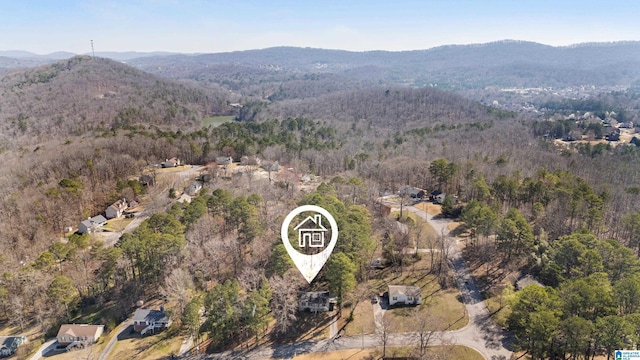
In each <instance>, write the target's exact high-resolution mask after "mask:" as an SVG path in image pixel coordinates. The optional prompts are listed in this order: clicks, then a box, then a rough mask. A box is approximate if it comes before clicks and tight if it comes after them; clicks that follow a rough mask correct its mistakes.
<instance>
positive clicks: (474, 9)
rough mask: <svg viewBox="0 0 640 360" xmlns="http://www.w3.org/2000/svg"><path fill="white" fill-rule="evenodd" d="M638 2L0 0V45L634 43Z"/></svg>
mask: <svg viewBox="0 0 640 360" xmlns="http://www.w3.org/2000/svg"><path fill="white" fill-rule="evenodd" d="M638 15H640V1H636V0H626V1H622V0H609V1H603V0H597V1H595V0H553V1H550V0H422V1H420V0H385V1H378V0H366V1H365V0H314V1H307V0H297V1H296V0H233V1H231V0H26V1H25V0H0V50H26V51H30V52H34V53H37V54H48V53H52V52H56V51H69V52H73V53H77V54H82V53H89V52H91V41H92V40H93V43H94V47H95V50H96V52H99V51H139V52H147V51H170V52H181V53H215V52H227V51H236V50H248V49H262V48H267V47H273V46H297V47H313V48H324V49H342V50H351V51H367V50H388V51H400V50H419V49H428V48H432V47H436V46H440V45H448V44H474V43H486V42H491V41H498V40H504V39H512V40H525V41H535V42H539V43H543V44H547V45H555V46H558V45H570V44H576V43H583V42H608V41H623V40H640V25H639V24H638V20H637V18H638Z"/></svg>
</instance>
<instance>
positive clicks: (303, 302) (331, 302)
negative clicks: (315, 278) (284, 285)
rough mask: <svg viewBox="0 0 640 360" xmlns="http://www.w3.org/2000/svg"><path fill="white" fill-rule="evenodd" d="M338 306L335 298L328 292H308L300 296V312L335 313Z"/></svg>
mask: <svg viewBox="0 0 640 360" xmlns="http://www.w3.org/2000/svg"><path fill="white" fill-rule="evenodd" d="M336 304H337V299H336V297H335V296H333V295H331V294H329V292H328V291H308V292H301V293H299V294H298V310H300V311H311V312H314V313H316V312H318V311H333V308H334V307H335V305H336Z"/></svg>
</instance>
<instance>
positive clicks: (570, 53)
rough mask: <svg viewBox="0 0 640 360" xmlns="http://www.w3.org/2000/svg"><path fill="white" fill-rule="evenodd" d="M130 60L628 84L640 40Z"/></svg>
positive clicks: (447, 78)
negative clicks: (555, 45) (567, 44)
mask: <svg viewBox="0 0 640 360" xmlns="http://www.w3.org/2000/svg"><path fill="white" fill-rule="evenodd" d="M128 63H129V64H131V65H132V66H135V67H138V68H140V69H143V70H145V71H149V72H152V73H156V74H159V75H162V76H168V77H174V78H191V79H198V80H203V77H204V78H205V79H206V78H207V76H206V74H207V72H210V71H211V72H216V68H219V67H221V66H226V67H229V66H232V67H236V68H245V69H259V71H261V72H263V73H265V74H276V73H279V74H300V73H306V74H309V73H315V74H321V73H334V74H343V75H345V76H348V77H350V78H359V79H372V77H373V78H374V79H375V80H380V81H386V82H392V83H403V84H408V85H413V86H425V85H435V84H437V85H438V86H440V87H445V88H452V89H467V88H483V87H486V86H500V87H539V86H545V87H558V86H578V85H598V86H600V85H611V86H616V85H620V86H629V85H630V84H632V83H634V82H636V81H639V80H640V42H616V43H589V44H580V45H574V46H565V47H553V46H547V45H542V44H538V43H533V42H525V41H513V40H507V41H498V42H492V43H487V44H476V45H449V46H441V47H437V48H432V49H428V50H419V51H400V52H388V51H368V52H350V51H342V50H322V49H311V48H293V47H276V48H268V49H262V50H249V51H236V52H229V53H218V54H201V55H171V56H149V57H144V58H138V59H133V60H130V61H128ZM252 71H255V70H252ZM209 80H213V79H209ZM260 80H261V79H258V81H260Z"/></svg>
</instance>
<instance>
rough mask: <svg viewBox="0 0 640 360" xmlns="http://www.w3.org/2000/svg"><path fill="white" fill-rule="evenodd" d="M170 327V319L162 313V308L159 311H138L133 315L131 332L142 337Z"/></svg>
mask: <svg viewBox="0 0 640 360" xmlns="http://www.w3.org/2000/svg"><path fill="white" fill-rule="evenodd" d="M170 325H171V319H170V318H169V317H168V316H167V314H166V313H165V312H164V308H163V307H160V310H151V309H138V310H136V312H135V314H133V330H134V331H136V332H139V333H140V334H141V335H144V334H146V333H148V332H149V331H151V332H152V333H154V334H155V333H156V331H157V330H158V331H159V330H162V329H166V328H168V327H169V326H170Z"/></svg>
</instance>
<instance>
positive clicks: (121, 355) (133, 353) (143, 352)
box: [108, 331, 182, 360]
mask: <svg viewBox="0 0 640 360" xmlns="http://www.w3.org/2000/svg"><path fill="white" fill-rule="evenodd" d="M181 344H182V337H181V336H177V334H174V333H171V332H170V331H168V332H163V333H160V334H157V335H149V336H140V335H132V337H130V338H127V339H122V340H118V342H116V345H115V346H114V348H113V351H112V352H111V354H110V355H109V358H108V359H112V360H120V359H131V360H134V359H135V360H155V359H166V358H168V357H169V356H171V355H172V354H176V355H177V354H178V351H179V350H180V345H181Z"/></svg>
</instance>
